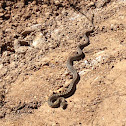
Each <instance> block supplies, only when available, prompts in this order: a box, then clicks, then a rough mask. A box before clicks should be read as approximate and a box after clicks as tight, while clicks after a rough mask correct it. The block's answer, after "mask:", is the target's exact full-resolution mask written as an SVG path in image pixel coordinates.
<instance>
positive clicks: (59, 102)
mask: <svg viewBox="0 0 126 126" xmlns="http://www.w3.org/2000/svg"><path fill="white" fill-rule="evenodd" d="M91 23H92V26H93V27H92V29H91V30H88V31H86V32H85V34H84V38H85V43H84V44H79V45H78V46H77V54H76V55H74V56H70V57H69V58H68V60H67V69H68V70H69V71H70V72H71V73H72V75H73V79H72V81H71V83H70V84H69V86H68V88H67V90H66V91H65V92H62V93H57V94H52V95H51V96H50V97H49V98H48V105H49V106H50V107H52V108H57V107H59V106H61V107H62V108H63V109H64V108H66V106H67V102H66V100H65V98H66V97H67V96H68V95H69V94H71V93H72V90H73V87H74V86H75V84H76V82H77V81H78V80H79V76H78V73H77V71H76V69H74V67H73V61H75V60H80V59H81V58H82V57H83V56H84V54H83V52H82V49H83V48H84V47H85V46H87V45H88V44H89V38H88V34H89V33H90V32H92V31H93V29H94V25H93V22H91Z"/></svg>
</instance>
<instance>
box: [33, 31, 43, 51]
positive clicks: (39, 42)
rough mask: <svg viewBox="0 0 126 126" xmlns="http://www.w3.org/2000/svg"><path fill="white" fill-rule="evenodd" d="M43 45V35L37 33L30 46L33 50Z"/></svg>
mask: <svg viewBox="0 0 126 126" xmlns="http://www.w3.org/2000/svg"><path fill="white" fill-rule="evenodd" d="M43 43H45V40H44V38H43V34H42V33H39V34H38V35H37V36H36V37H35V38H34V40H33V43H32V46H33V47H34V48H38V49H39V48H41V47H42V46H43Z"/></svg>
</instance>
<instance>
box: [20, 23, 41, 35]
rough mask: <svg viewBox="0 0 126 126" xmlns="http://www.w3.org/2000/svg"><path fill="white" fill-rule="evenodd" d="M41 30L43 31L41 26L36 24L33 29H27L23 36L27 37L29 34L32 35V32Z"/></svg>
mask: <svg viewBox="0 0 126 126" xmlns="http://www.w3.org/2000/svg"><path fill="white" fill-rule="evenodd" d="M40 29H41V24H35V25H32V26H31V27H28V28H26V29H25V30H24V31H23V32H22V33H21V34H22V35H23V36H26V35H27V34H30V33H31V32H33V31H35V30H40Z"/></svg>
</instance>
